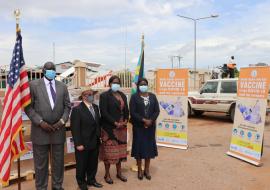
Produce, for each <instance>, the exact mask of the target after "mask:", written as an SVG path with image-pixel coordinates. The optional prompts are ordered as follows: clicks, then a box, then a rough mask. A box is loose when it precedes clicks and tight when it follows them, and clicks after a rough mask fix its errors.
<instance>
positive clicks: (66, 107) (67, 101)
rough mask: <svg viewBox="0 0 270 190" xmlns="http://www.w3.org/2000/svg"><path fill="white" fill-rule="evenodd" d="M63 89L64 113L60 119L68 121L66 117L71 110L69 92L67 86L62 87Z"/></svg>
mask: <svg viewBox="0 0 270 190" xmlns="http://www.w3.org/2000/svg"><path fill="white" fill-rule="evenodd" d="M64 89H65V97H64V113H63V115H62V117H61V118H62V119H63V120H64V121H65V122H67V121H68V117H69V114H70V110H71V103H70V99H69V93H68V90H67V87H66V86H65V87H64Z"/></svg>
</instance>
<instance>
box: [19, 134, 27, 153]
mask: <svg viewBox="0 0 270 190" xmlns="http://www.w3.org/2000/svg"><path fill="white" fill-rule="evenodd" d="M19 133H20V136H19V138H20V148H21V150H25V149H26V147H25V144H24V139H23V133H22V131H20V132H19Z"/></svg>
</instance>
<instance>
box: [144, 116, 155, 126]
mask: <svg viewBox="0 0 270 190" xmlns="http://www.w3.org/2000/svg"><path fill="white" fill-rule="evenodd" d="M143 122H144V127H145V128H148V127H151V125H152V123H153V122H152V120H150V119H145V118H144V119H143Z"/></svg>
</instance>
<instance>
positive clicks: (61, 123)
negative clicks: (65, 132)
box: [53, 120, 64, 130]
mask: <svg viewBox="0 0 270 190" xmlns="http://www.w3.org/2000/svg"><path fill="white" fill-rule="evenodd" d="M63 126H64V124H63V122H62V121H61V120H59V121H58V122H56V123H55V124H53V128H54V129H55V130H59V129H61V128H62V127H63Z"/></svg>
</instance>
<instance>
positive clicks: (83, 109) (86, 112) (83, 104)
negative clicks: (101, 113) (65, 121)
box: [81, 102, 97, 122]
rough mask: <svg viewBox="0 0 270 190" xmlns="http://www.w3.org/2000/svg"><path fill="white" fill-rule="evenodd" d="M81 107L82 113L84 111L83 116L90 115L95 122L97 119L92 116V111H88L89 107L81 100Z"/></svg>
mask: <svg viewBox="0 0 270 190" xmlns="http://www.w3.org/2000/svg"><path fill="white" fill-rule="evenodd" d="M81 108H82V111H83V113H85V116H86V117H87V118H89V117H90V118H91V119H92V120H94V121H95V122H97V121H96V118H94V117H93V115H92V113H91V112H90V110H89V108H88V107H87V106H86V105H85V103H84V102H81ZM94 110H95V108H94ZM96 115H97V113H96V110H95V116H96ZM90 118H89V119H90Z"/></svg>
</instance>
